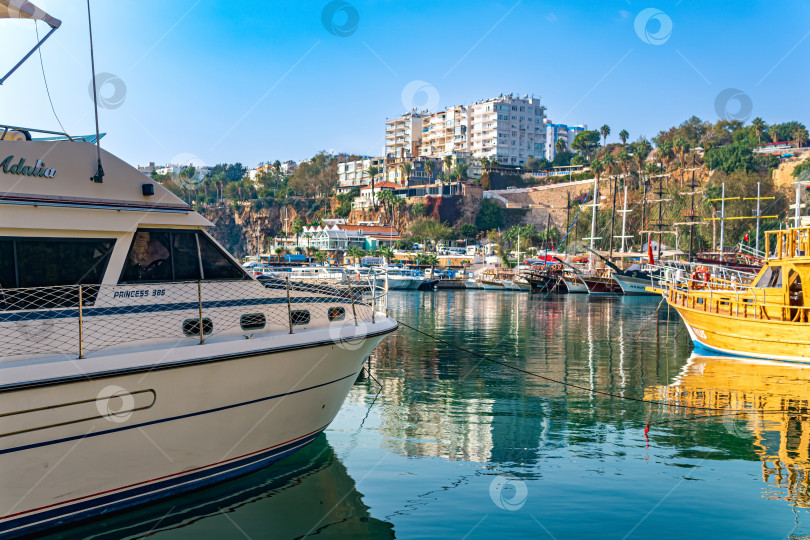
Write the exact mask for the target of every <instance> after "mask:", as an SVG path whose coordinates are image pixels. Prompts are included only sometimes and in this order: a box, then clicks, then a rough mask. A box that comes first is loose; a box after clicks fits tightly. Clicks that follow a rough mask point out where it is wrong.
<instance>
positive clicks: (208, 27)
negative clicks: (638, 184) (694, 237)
mask: <svg viewBox="0 0 810 540" xmlns="http://www.w3.org/2000/svg"><path fill="white" fill-rule="evenodd" d="M34 3H36V4H37V5H39V6H40V7H42V8H43V9H45V10H46V11H48V12H49V13H51V15H53V16H55V17H57V18H60V19H61V20H62V21H63V26H62V28H60V29H59V30H58V31H57V32H56V33H55V34H54V36H53V37H52V38H51V39H50V40H49V41H48V42H46V44H45V45H44V47H43V60H44V64H45V70H46V75H47V77H48V83H49V85H50V91H51V95H52V97H53V101H54V106H55V108H56V112H57V114H59V116H60V119H61V120H62V123H63V124H64V126H65V128H66V129H67V131H68V132H69V133H91V132H92V131H93V130H94V127H93V111H92V100H91V97H90V94H89V84H90V73H91V71H90V65H89V48H88V39H87V13H86V7H85V3H84V0H61V1H57V0H35V2H34ZM234 5H237V6H239V7H237V8H236V9H234V7H233V6H234ZM330 7H331V8H332V10H333V11H335V9H336V7H338V8H340V9H337V10H336V11H335V14H334V17H331V18H330V17H328V13H327V17H326V18H327V20H329V21H332V22H333V24H332V25H330V26H329V28H327V26H326V25H324V22H323V18H324V17H323V14H324V10H325V9H327V10H328V9H329V8H330ZM92 8H93V23H94V39H95V46H96V71H97V72H98V73H109V74H111V75H112V76H114V77H116V78H117V79H120V81H122V82H123V85H121V84H120V82H119V83H118V94H116V86H115V85H114V84H113V82H110V83H107V84H105V85H104V86H103V87H102V95H104V96H105V98H106V100H110V101H109V104H108V106H107V107H106V108H102V109H101V116H100V121H101V130H102V131H105V132H107V133H108V136H107V137H106V138H105V139H104V141H103V143H104V146H105V147H106V148H107V149H108V150H110V151H112V152H113V153H115V154H117V155H118V156H120V157H121V158H123V159H125V160H127V161H128V162H130V163H132V164H135V165H137V164H144V163H146V162H148V161H155V162H158V163H164V162H168V161H170V160H172V158H175V157H176V156H178V155H185V156H188V155H192V156H197V157H198V159H199V160H201V161H202V162H204V163H207V164H214V163H219V162H235V161H240V162H242V163H243V164H245V165H250V166H254V165H256V164H257V163H258V162H260V161H266V160H275V159H280V160H284V159H295V160H300V159H302V158H305V157H308V156H310V155H312V154H314V153H315V152H317V151H318V150H321V149H324V150H335V151H345V152H354V153H361V154H380V153H381V152H382V147H383V135H384V121H385V119H386V117H394V116H396V115H399V114H401V113H403V112H404V111H405V105H408V104H410V103H415V104H416V105H421V104H424V103H426V102H428V101H432V102H437V103H438V105H439V107H444V106H447V105H456V104H468V103H470V102H472V101H474V100H477V99H481V98H486V97H492V96H497V95H498V94H500V93H509V92H515V93H519V94H534V95H535V96H539V97H541V99H542V102H543V103H544V104H545V105H546V107H547V108H548V110H547V114H548V116H549V118H550V119H551V120H553V121H555V122H564V123H574V124H579V123H585V124H588V126H589V127H592V128H598V127H599V126H601V125H602V124H605V123H606V124H608V125H610V126H611V128H612V131H613V135H612V136H611V137H610V138H609V141H610V140H611V139H612V140H617V137H616V135H617V134H618V132H619V131H620V130H621V129H627V130H628V131H629V132H630V134H631V138H632V139H633V140H635V139H636V138H637V137H638V136H640V135H644V136H647V137H651V136H654V135H655V134H656V133H657V132H658V131H659V130H661V129H663V128H666V127H669V126H671V125H674V124H677V123H680V122H681V121H683V120H685V119H686V118H688V117H689V116H691V115H693V114H695V115H698V116H700V117H701V118H704V119H708V120H712V121H714V120H716V119H717V118H718V113H717V110H716V106H715V100H716V97H717V96H718V94H720V93H721V92H722V91H723V90H725V89H727V88H735V89H739V90H740V91H741V92H742V93H743V94H744V95H745V96H747V97H748V98H749V99H750V103H751V110H750V117H749V120H750V118H753V117H755V116H761V117H762V118H764V119H765V120H766V121H767V122H784V121H788V120H799V121H802V122H804V123H805V124H808V123H810V106H808V104H807V101H806V89H807V88H808V87H810V71H808V69H807V65H808V61H807V58H808V55H810V3H808V2H806V1H805V0H786V1H782V2H779V3H772V2H765V1H762V2H752V1H737V2H722V1H711V2H705V1H704V2H696V1H693V0H656V1H655V2H654V3H651V2H648V1H647V0H644V1H643V2H639V1H637V0H633V1H627V0H619V1H610V0H604V1H596V2H567V1H566V2H563V1H558V2H536V1H530V0H523V1H521V2H503V3H501V2H479V1H475V0H468V1H458V2H456V1H434V2H427V1H408V2H403V1H377V2H361V1H355V0H348V1H347V2H344V3H343V4H340V5H338V4H330V3H329V2H321V1H317V2H264V1H262V2H258V1H257V2H249V1H245V2H233V1H224V0H223V1H215V0H199V1H198V0H171V1H168V2H165V1H157V0H139V1H137V2H136V1H130V0H92ZM648 8H654V9H653V10H652V11H650V10H648V11H646V12H645V11H644V10H645V9H648ZM650 13H652V15H653V16H652V18H650ZM639 14H641V19H642V22H643V21H644V20H647V24H646V25H644V24H642V26H641V31H640V32H641V33H640V34H639V33H637V32H636V26H637V25H636V24H635V23H636V19H637V18H639ZM355 20H356V26H353V23H354V22H355ZM668 22H671V31H669V29H668ZM347 25H349V26H352V27H351V28H348V27H347ZM330 29H331V30H332V32H330V31H329V30H330ZM44 30H45V28H44V25H42V23H40V32H43V31H44ZM335 34H348V35H335ZM645 40H646V42H645ZM34 41H35V36H34V28H33V23H31V22H30V21H1V22H0V47H2V50H3V51H4V53H3V54H2V56H0V69H2V68H7V67H10V66H11V65H13V63H14V62H16V59H17V58H19V57H21V56H22V54H24V51H25V50H26V48H30V46H31V44H32V43H33V42H34ZM2 70H3V71H4V72H5V69H2ZM412 81H424V82H425V83H427V84H428V85H430V87H428V88H427V89H426V90H425V91H420V92H417V93H416V94H415V95H414V96H413V97H412V98H409V97H408V96H407V95H406V96H405V98H404V99H403V89H405V88H406V87H408V85H409V83H411V82H412ZM123 86H125V93H124V92H123V91H122V90H121V88H122V87H123ZM412 86H413V85H412ZM417 86H419V85H417ZM403 101H404V102H405V103H404V104H403ZM739 107H740V103H739V102H738V101H731V102H729V104H728V107H727V108H726V109H725V110H727V111H728V112H727V114H731V115H734V114H737V112H738V110H739ZM746 112H747V111H743V113H746ZM0 119H2V121H3V122H4V123H8V124H17V125H27V126H36V127H43V128H50V129H58V124H57V123H56V120H55V119H54V116H53V113H52V112H51V108H50V104H49V103H48V98H47V95H46V93H45V87H44V84H43V79H42V73H41V69H40V65H39V58H38V57H37V56H34V57H32V58H31V59H30V60H29V61H28V62H27V63H26V64H25V65H24V67H23V68H21V69H20V71H18V72H17V73H16V74H15V75H14V76H12V78H11V79H10V80H9V81H8V82H7V83H6V84H5V85H3V86H2V87H0Z"/></svg>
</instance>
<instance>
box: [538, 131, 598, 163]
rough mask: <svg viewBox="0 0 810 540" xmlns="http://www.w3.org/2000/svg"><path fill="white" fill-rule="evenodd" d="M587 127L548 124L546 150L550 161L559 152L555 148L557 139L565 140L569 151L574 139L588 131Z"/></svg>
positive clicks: (546, 155) (546, 156)
mask: <svg viewBox="0 0 810 540" xmlns="http://www.w3.org/2000/svg"><path fill="white" fill-rule="evenodd" d="M587 129H588V126H587V125H584V124H583V125H578V126H567V125H565V124H552V123H551V122H547V123H546V148H545V155H544V156H543V157H545V158H546V159H547V160H549V161H553V160H554V156H556V155H557V150H556V148H555V146H556V143H557V139H563V140H564V141H565V146H566V148H567V150H568V151H570V150H571V143H572V142H574V137H576V136H577V135H578V134H579V133H582V132H583V131H585V130H587Z"/></svg>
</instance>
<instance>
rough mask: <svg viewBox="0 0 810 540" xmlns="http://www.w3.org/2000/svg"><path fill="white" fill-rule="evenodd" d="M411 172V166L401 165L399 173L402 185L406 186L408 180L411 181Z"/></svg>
mask: <svg viewBox="0 0 810 540" xmlns="http://www.w3.org/2000/svg"><path fill="white" fill-rule="evenodd" d="M412 170H413V165H411V164H410V163H403V164H402V165H401V166H400V167H399V172H401V173H402V185H403V186H407V185H408V180H410V179H411V171H412Z"/></svg>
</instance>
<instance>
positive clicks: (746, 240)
mask: <svg viewBox="0 0 810 540" xmlns="http://www.w3.org/2000/svg"><path fill="white" fill-rule="evenodd" d="M743 240H745V243H746V244H747V243H748V233H745V236H743Z"/></svg>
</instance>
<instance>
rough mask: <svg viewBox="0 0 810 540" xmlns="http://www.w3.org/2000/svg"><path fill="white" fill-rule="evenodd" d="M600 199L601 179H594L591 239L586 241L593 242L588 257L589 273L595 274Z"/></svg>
mask: <svg viewBox="0 0 810 540" xmlns="http://www.w3.org/2000/svg"><path fill="white" fill-rule="evenodd" d="M598 198H599V179H598V178H597V177H594V179H593V204H591V206H592V207H593V212H592V213H591V237H590V238H585V240H590V241H591V251H590V254H589V255H588V271H589V272H593V247H594V240H596V207H597V204H596V201H597V200H598Z"/></svg>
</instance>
